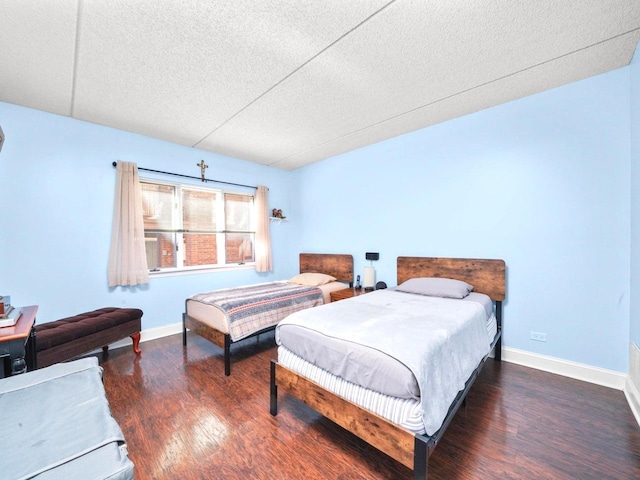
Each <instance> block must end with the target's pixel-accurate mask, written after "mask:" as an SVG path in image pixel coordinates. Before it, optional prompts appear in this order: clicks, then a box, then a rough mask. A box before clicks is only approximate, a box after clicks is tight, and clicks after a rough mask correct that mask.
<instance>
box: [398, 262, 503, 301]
mask: <svg viewBox="0 0 640 480" xmlns="http://www.w3.org/2000/svg"><path fill="white" fill-rule="evenodd" d="M416 277H440V278H454V279H456V280H462V281H464V282H467V283H469V284H470V285H473V291H474V292H478V293H484V294H485V295H488V296H489V297H490V298H491V300H493V301H499V302H501V301H503V300H504V299H505V293H506V291H505V290H506V288H505V284H506V267H505V263H504V260H489V259H475V258H433V257H398V273H397V281H398V285H400V284H401V283H402V282H404V281H406V280H409V279H410V278H416Z"/></svg>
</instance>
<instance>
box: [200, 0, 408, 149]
mask: <svg viewBox="0 0 640 480" xmlns="http://www.w3.org/2000/svg"><path fill="white" fill-rule="evenodd" d="M395 2H396V0H391V1H390V2H389V3H387V4H385V5H384V6H383V7H381V8H379V9H378V10H376V11H375V12H373V13H372V14H371V15H369V16H368V17H367V18H365V19H364V20H362V21H361V22H360V23H358V24H357V25H355V26H354V27H352V28H351V29H350V30H348V31H347V32H345V33H343V34H342V35H340V37H338V38H337V39H336V40H334V41H333V42H331V43H330V44H329V45H327V46H326V47H324V48H323V49H322V50H320V51H319V52H318V53H316V54H315V55H313V56H312V57H311V58H309V59H308V60H306V61H305V62H304V63H301V64H300V65H299V66H298V67H296V68H295V69H294V70H292V71H291V72H289V73H288V74H287V75H285V76H284V77H282V78H281V79H280V80H278V81H277V82H276V83H274V84H273V85H272V86H271V87H269V88H268V89H267V90H265V91H264V92H262V93H261V94H260V95H258V96H257V97H256V98H254V99H253V100H251V101H250V102H249V103H247V104H246V105H245V106H244V107H242V108H241V109H240V110H238V111H237V112H236V113H234V114H233V115H232V116H230V117H229V118H227V119H226V120H225V121H224V122H222V123H221V124H220V125H218V126H217V127H215V128H214V129H213V130H211V131H210V132H209V133H207V134H206V135H205V136H204V137H202V138H201V139H200V140H198V141H197V142H196V143H195V144H193V145H192V148H195V147H196V146H197V145H199V144H200V143H202V142H203V141H204V140H205V139H206V138H207V137H208V136H209V135H211V134H213V133H215V132H216V131H217V130H219V129H220V128H222V127H223V126H224V125H226V124H227V123H228V122H230V121H231V120H233V119H234V118H235V117H237V116H238V115H240V114H241V113H242V112H244V111H245V110H246V109H247V108H249V107H250V106H251V105H253V104H254V103H256V102H257V101H258V100H260V99H261V98H262V97H264V96H265V95H267V94H268V93H269V92H271V91H272V90H273V89H275V88H276V87H278V86H279V85H281V84H282V83H283V82H284V81H285V80H287V79H288V78H290V77H291V76H292V75H294V74H295V73H297V72H299V71H300V70H301V69H303V68H304V67H305V66H307V65H308V64H309V63H311V62H312V61H313V60H315V59H316V58H318V57H319V56H320V55H322V54H323V53H324V52H326V51H327V50H328V49H330V48H332V47H333V46H334V45H336V44H337V43H339V42H340V41H342V40H343V39H344V38H346V37H347V36H348V35H351V34H352V33H353V32H354V31H356V30H357V29H358V28H360V27H361V26H362V25H364V24H365V23H366V22H368V21H369V20H371V19H372V18H373V17H375V16H376V15H378V14H379V13H380V12H382V11H383V10H385V9H386V8H388V7H389V6H390V5H391V4H393V3H395Z"/></svg>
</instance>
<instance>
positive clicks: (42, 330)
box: [36, 307, 142, 352]
mask: <svg viewBox="0 0 640 480" xmlns="http://www.w3.org/2000/svg"><path fill="white" fill-rule="evenodd" d="M140 318H142V310H139V309H137V308H116V307H106V308H100V309H98V310H94V311H93V312H87V313H81V314H79V315H74V316H73V317H68V318H63V319H60V320H56V321H54V322H48V323H43V324H40V325H36V352H41V351H43V350H47V349H50V348H53V347H56V346H58V345H62V344H65V343H69V342H72V341H74V340H77V339H79V338H82V337H87V336H89V335H93V334H97V333H98V332H101V331H103V330H108V329H109V328H112V327H116V326H118V325H121V324H124V323H127V322H129V321H131V320H135V319H140ZM132 333H133V332H132ZM98 346H101V345H98Z"/></svg>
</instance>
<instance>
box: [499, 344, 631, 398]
mask: <svg viewBox="0 0 640 480" xmlns="http://www.w3.org/2000/svg"><path fill="white" fill-rule="evenodd" d="M502 360H504V361H506V362H510V363H516V364H518V365H522V366H525V367H531V368H535V369H537V370H543V371H545V372H550V373H555V374H557V375H562V376H565V377H569V378H575V379H576V380H582V381H584V382H589V383H595V384H596V385H602V386H603V387H609V388H615V389H616V390H623V389H624V388H625V382H626V379H627V375H626V374H624V373H620V372H614V371H613V370H606V369H604V368H598V367H592V366H590V365H585V364H582V363H576V362H571V361H569V360H562V359H560V358H555V357H548V356H546V355H539V354H537V353H531V352H526V351H524V350H518V349H515V348H510V347H503V349H502Z"/></svg>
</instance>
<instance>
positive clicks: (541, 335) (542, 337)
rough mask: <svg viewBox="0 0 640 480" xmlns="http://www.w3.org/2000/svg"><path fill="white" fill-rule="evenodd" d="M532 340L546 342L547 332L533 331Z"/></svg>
mask: <svg viewBox="0 0 640 480" xmlns="http://www.w3.org/2000/svg"><path fill="white" fill-rule="evenodd" d="M531 340H535V341H536V342H546V341H547V334H546V333H540V332H534V331H533V330H532V331H531Z"/></svg>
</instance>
